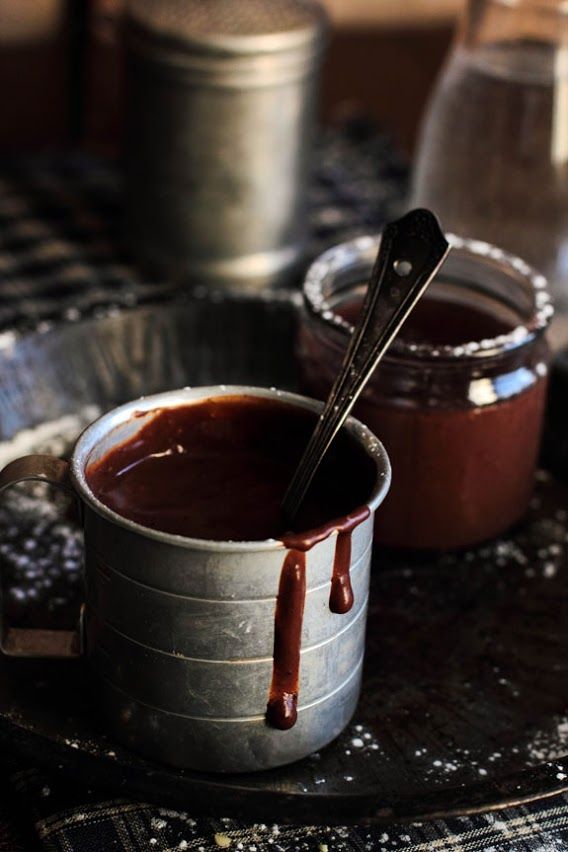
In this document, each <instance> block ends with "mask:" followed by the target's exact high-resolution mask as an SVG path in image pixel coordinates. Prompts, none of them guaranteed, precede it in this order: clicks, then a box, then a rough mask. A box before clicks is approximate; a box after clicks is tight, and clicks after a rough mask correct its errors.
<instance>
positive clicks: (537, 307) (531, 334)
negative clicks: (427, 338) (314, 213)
mask: <svg viewBox="0 0 568 852" xmlns="http://www.w3.org/2000/svg"><path fill="white" fill-rule="evenodd" d="M446 239H447V240H448V242H449V243H450V245H451V248H452V251H451V253H450V257H451V256H452V254H453V253H454V252H461V253H462V255H464V256H469V257H470V258H472V259H474V260H479V261H480V262H481V263H483V262H485V263H486V264H488V265H489V264H493V265H499V267H500V268H501V269H502V270H503V271H504V273H505V274H507V275H509V276H510V277H512V278H513V277H514V278H516V279H517V280H521V281H522V282H523V283H524V284H526V285H527V287H528V290H529V292H530V294H531V296H532V311H531V316H530V318H529V319H528V320H526V321H525V322H521V323H519V324H518V325H516V326H515V327H514V328H512V329H511V331H509V332H507V333H505V334H500V335H497V336H495V337H492V338H490V339H483V340H472V341H466V342H463V343H460V344H459V345H438V344H437V345H432V344H429V343H412V342H408V341H404V340H402V339H400V337H399V338H397V339H395V341H394V342H393V344H392V345H391V349H390V352H389V355H396V356H402V357H404V358H407V359H410V360H414V359H424V360H441V361H452V362H454V361H461V360H470V359H479V358H487V357H494V356H496V355H501V354H504V353H506V352H509V351H511V350H514V349H518V348H520V347H522V346H524V345H526V344H527V343H530V342H531V341H533V340H534V338H535V337H536V336H537V335H538V334H539V333H541V332H544V331H545V330H546V328H547V327H548V325H549V324H550V321H551V319H552V317H553V315H554V308H553V306H552V300H551V296H550V292H549V289H548V282H547V279H546V278H545V277H544V275H542V274H541V273H539V272H537V271H536V270H535V269H533V267H531V266H530V265H529V264H528V263H526V261H524V260H522V258H520V257H517V256H515V255H513V254H510V253H509V252H506V251H504V250H503V249H500V248H497V247H496V246H494V245H491V244H490V243H487V242H484V241H483V240H476V239H470V238H467V237H460V236H458V235H456V234H448V233H447V234H446ZM380 240H381V237H380V234H378V235H364V236H360V237H356V238H355V239H352V240H349V241H347V242H344V243H339V244H338V245H336V246H333V247H332V248H330V249H328V250H327V251H325V252H324V253H323V254H321V255H320V256H319V257H318V258H316V260H315V261H314V262H313V263H312V265H311V266H310V268H309V269H308V272H307V274H306V278H305V281H304V288H303V290H304V304H305V305H306V307H307V310H308V312H309V313H310V315H311V316H313V317H315V318H316V319H317V320H319V321H321V322H323V323H324V324H325V325H326V326H327V327H329V328H332V329H335V330H336V331H338V332H339V333H340V334H342V335H343V336H348V335H351V334H352V333H353V329H354V327H353V325H352V324H351V323H350V322H348V321H347V320H346V319H345V318H344V317H342V316H341V315H340V314H338V313H337V312H336V311H335V310H334V308H333V306H332V305H331V304H330V302H329V301H328V298H327V297H326V295H325V291H324V287H325V284H326V283H327V282H329V280H330V279H332V280H333V279H334V278H336V277H337V276H338V275H340V274H341V273H345V272H347V271H349V269H355V268H356V266H359V268H360V267H361V266H363V265H365V266H368V273H367V274H369V273H370V271H371V268H372V265H373V263H374V260H375V258H376V255H377V252H378V249H379V245H380ZM446 262H447V261H446ZM359 275H360V276H361V275H363V273H361V272H360V273H359ZM360 280H361V278H360ZM353 283H355V282H353ZM472 283H473V282H472Z"/></svg>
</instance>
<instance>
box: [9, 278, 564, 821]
mask: <svg viewBox="0 0 568 852" xmlns="http://www.w3.org/2000/svg"><path fill="white" fill-rule="evenodd" d="M296 323H297V298H296V297H291V296H288V295H286V294H281V295H280V296H278V297H273V298H272V299H271V300H268V299H262V298H258V297H256V298H255V297H248V298H239V299H236V298H231V299H227V298H225V299H221V300H217V301H215V302H214V303H212V302H211V301H210V300H208V299H198V300H193V301H192V300H184V299H182V298H180V299H178V300H177V301H174V302H172V301H166V302H164V303H162V304H160V303H159V302H154V303H152V304H149V305H146V306H141V307H140V306H139V307H136V308H133V309H131V310H127V311H122V312H118V313H115V314H114V315H112V314H111V315H106V316H98V317H96V318H91V319H82V320H79V321H76V322H67V323H64V324H60V325H57V326H55V327H53V328H45V327H43V328H42V329H40V330H38V331H35V332H28V333H26V334H23V335H19V334H17V333H13V332H6V333H4V334H0V464H4V463H5V462H6V461H8V460H10V459H11V458H13V457H16V456H18V455H21V454H24V453H27V452H31V451H38V450H39V451H48V452H56V453H65V452H66V451H67V450H68V448H69V446H70V444H71V443H72V441H73V439H74V438H75V437H76V435H77V433H78V432H79V431H80V429H81V428H82V426H83V425H84V424H85V423H86V422H88V421H89V420H91V419H93V417H94V416H96V415H97V414H98V412H99V411H101V410H105V409H108V408H110V407H112V406H114V405H116V404H118V403H120V402H123V401H125V400H127V399H131V398H133V397H136V396H139V395H141V394H148V393H152V392H156V391H160V390H164V389H166V388H172V387H178V386H184V385H190V384H209V383H220V382H226V383H237V382H238V383H251V384H259V385H269V386H270V385H275V386H280V387H282V388H289V389H296V388H297V387H298V379H297V374H296V368H295V362H294V355H293V340H294V334H295V327H296ZM38 489H39V486H34V487H33V488H31V489H30V488H29V487H28V488H24V489H22V490H20V489H14V490H13V491H12V492H11V493H10V494H9V495H6V497H5V499H4V500H3V501H2V504H1V505H0V559H1V567H2V572H3V575H4V584H5V586H6V587H7V588H6V597H5V606H4V609H5V611H6V612H7V614H8V616H9V617H10V618H11V620H12V621H13V622H15V623H16V624H19V625H21V626H25V625H28V624H32V623H34V624H36V625H38V624H39V625H41V626H54V625H61V626H63V625H67V624H69V623H70V622H71V621H72V620H73V617H74V613H76V609H77V604H78V599H79V597H80V585H81V583H80V558H81V556H80V554H81V541H80V532H79V530H78V528H77V527H76V526H75V525H74V522H73V520H72V515H70V514H69V513H67V514H65V510H64V507H63V510H64V511H63V514H62V513H61V510H62V507H61V506H60V505H59V504H58V502H57V499H55V498H53V500H52V502H48V503H45V502H41V497H42V495H41V494H40V493H39V490H38ZM567 548H568V489H566V487H565V486H562V485H560V484H557V483H555V482H554V480H553V479H552V478H551V477H550V476H549V475H548V474H544V473H543V474H541V475H540V476H539V478H538V481H537V483H536V489H535V496H534V500H533V504H532V507H531V511H530V515H529V518H528V519H527V521H526V523H524V524H523V526H522V527H520V528H519V529H517V530H515V531H513V532H512V533H511V534H510V535H509V536H507V537H505V538H503V539H501V540H499V541H496V542H493V543H491V544H488V545H486V546H484V547H481V548H478V549H477V550H475V551H472V552H468V553H462V554H459V555H448V556H443V557H440V558H429V559H420V558H418V557H416V558H413V559H403V558H401V557H397V556H395V555H393V554H388V553H378V554H377V555H376V559H375V566H374V580H373V590H372V605H371V611H370V620H369V629H368V646H367V658H366V674H365V680H364V689H363V697H362V700H361V703H360V706H359V709H358V711H357V715H356V718H355V719H354V721H353V723H352V725H351V726H350V727H349V729H348V731H346V732H345V733H344V734H343V735H342V736H341V737H340V739H339V740H337V741H336V742H335V743H333V744H332V745H331V746H329V747H328V748H327V749H325V750H323V751H322V752H321V753H320V754H316V755H313V756H312V757H310V758H308V759H306V760H304V761H302V762H301V763H298V764H295V765H293V766H290V767H287V768H285V769H281V770H277V771H272V772H266V773H262V774H257V775H248V776H238V777H237V776H232V777H220V776H213V775H204V774H196V773H191V772H178V771H173V770H170V769H168V768H167V767H166V766H161V765H159V764H152V763H149V762H147V761H144V760H142V759H141V758H139V757H137V755H135V754H133V753H131V752H128V751H126V750H125V749H123V748H121V747H120V746H118V745H117V744H116V743H114V742H112V741H111V740H110V739H109V738H108V737H107V736H106V734H105V732H104V728H103V725H102V722H101V721H100V720H99V719H98V717H97V714H96V712H95V710H94V709H93V702H92V699H91V695H90V692H89V684H88V680H87V675H86V672H85V671H84V669H83V666H82V665H81V664H70V663H65V664H62V663H57V662H41V663H38V662H31V661H29V662H28V661H14V660H6V659H4V660H2V661H0V743H1V744H2V746H3V747H4V748H6V747H8V748H12V749H15V750H16V751H18V752H19V753H20V754H22V755H24V756H25V757H27V758H28V759H29V760H30V761H34V762H41V763H43V764H45V765H47V766H49V767H51V769H52V770H54V771H55V770H56V769H58V770H61V771H63V772H66V773H76V774H78V775H80V776H81V777H82V778H84V779H88V781H89V783H96V784H99V785H101V786H103V787H107V788H110V789H114V790H116V789H117V788H120V789H122V790H123V792H127V793H128V795H130V796H138V797H140V796H142V797H144V798H150V799H156V800H158V801H159V802H160V803H161V804H164V803H166V802H169V803H172V804H174V805H181V806H182V807H184V808H185V809H187V810H190V811H192V812H193V813H197V812H201V813H214V814H217V815H218V814H219V813H223V814H226V815H227V816H231V815H235V816H237V815H238V816H245V817H251V818H253V819H255V820H259V819H263V820H269V819H272V818H274V819H278V820H279V821H295V822H310V823H314V822H318V821H323V822H328V823H331V822H335V823H337V822H339V823H344V822H349V821H364V820H375V821H380V820H384V821H390V820H393V819H411V820H418V819H422V818H429V817H432V816H434V815H441V814H450V813H458V814H465V813H469V812H473V811H477V810H482V809H489V808H493V807H499V806H503V805H504V804H512V803H516V802H521V801H526V800H530V799H534V798H539V797H543V796H549V795H552V794H554V793H556V792H559V791H562V790H566V789H568V783H567V782H568V713H567V700H566V698H567V695H566V693H567V690H566V683H567V681H566V674H567V669H568V653H567V651H568V647H567V646H568V643H567V633H566V627H567V624H568V606H567V594H566V575H567V573H568V558H567Z"/></svg>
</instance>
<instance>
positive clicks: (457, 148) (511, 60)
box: [412, 0, 568, 343]
mask: <svg viewBox="0 0 568 852" xmlns="http://www.w3.org/2000/svg"><path fill="white" fill-rule="evenodd" d="M412 196H413V198H412V202H413V205H424V206H426V207H430V208H432V209H433V210H434V211H435V212H436V213H437V214H438V215H439V217H440V219H441V221H442V223H443V226H444V227H445V228H446V229H447V230H449V231H452V232H454V233H458V234H462V235H464V236H468V237H475V238H479V239H482V240H487V241H489V242H491V243H493V244H495V245H498V246H501V247H502V248H504V249H506V250H508V251H511V252H514V253H515V254H519V255H520V256H521V257H523V258H525V259H526V260H527V261H528V262H529V263H531V264H532V265H533V266H535V267H536V268H537V269H539V270H540V271H541V272H543V273H544V274H545V275H546V277H547V278H548V280H549V281H550V284H551V288H552V291H553V294H554V298H555V301H556V307H557V316H560V319H558V320H557V323H558V325H557V327H556V332H557V335H559V336H557V339H556V342H557V343H560V342H562V341H565V342H568V4H567V3H566V2H564V0H469V2H468V5H467V9H466V13H465V15H464V17H463V20H462V22H461V26H460V28H459V30H458V34H457V38H456V42H455V45H454V47H453V50H452V51H451V53H450V56H449V58H448V60H447V62H446V65H445V68H444V69H443V72H442V74H441V77H440V79H439V80H438V83H437V85H436V87H435V89H434V93H433V95H432V98H431V101H430V105H429V108H428V109H427V111H426V115H425V118H424V121H423V127H422V133H421V138H420V140H419V146H418V152H417V158H416V165H415V171H414V180H413V191H412ZM562 315H563V316H562Z"/></svg>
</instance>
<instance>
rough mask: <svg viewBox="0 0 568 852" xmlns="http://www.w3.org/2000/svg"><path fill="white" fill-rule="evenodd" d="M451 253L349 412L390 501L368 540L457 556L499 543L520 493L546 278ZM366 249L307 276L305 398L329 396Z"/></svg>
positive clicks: (457, 250)
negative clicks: (458, 551) (368, 441)
mask: <svg viewBox="0 0 568 852" xmlns="http://www.w3.org/2000/svg"><path fill="white" fill-rule="evenodd" d="M449 239H450V242H451V244H452V247H453V248H452V252H451V254H450V256H449V258H448V260H447V261H446V264H445V265H444V267H443V269H442V271H441V272H440V274H439V275H438V277H437V279H436V280H435V282H434V283H433V284H432V285H431V287H430V289H429V291H428V293H427V294H426V296H425V297H424V298H423V300H422V302H421V303H420V304H419V305H418V307H417V308H416V309H415V312H414V313H413V315H412V316H411V317H410V318H409V320H408V321H407V323H406V324H405V326H404V327H403V329H402V331H401V333H400V335H399V337H398V339H397V340H396V341H395V342H394V344H393V345H392V347H391V349H390V351H389V354H388V356H387V357H386V358H385V360H384V361H383V363H382V364H381V366H380V367H379V368H378V370H377V372H376V373H375V375H374V376H373V378H372V380H371V382H370V383H369V385H368V386H367V388H366V390H365V391H364V393H363V396H362V397H361V399H360V400H359V402H358V403H357V406H356V408H355V412H354V413H355V415H356V416H357V417H359V418H360V419H361V420H362V421H363V422H364V423H366V424H367V425H368V426H370V427H371V429H373V431H374V432H375V433H376V434H377V436H378V437H379V438H380V439H381V440H382V441H383V442H384V444H385V446H386V448H387V451H388V453H389V455H390V457H391V459H392V464H393V483H392V488H391V493H390V495H389V497H388V498H387V500H386V501H385V504H384V506H383V507H382V508H381V510H380V512H379V513H378V516H377V530H376V537H377V538H378V540H379V541H381V542H382V543H385V544H388V545H390V546H394V547H412V548H435V549H448V548H459V547H465V546H468V545H471V544H474V543H476V542H481V541H483V540H485V539H488V538H491V537H494V536H496V535H498V534H500V533H502V532H504V531H505V530H506V529H507V528H508V527H510V526H511V525H512V524H514V523H515V522H517V521H518V520H519V519H520V518H521V517H522V515H523V514H524V512H525V510H526V508H527V506H528V503H529V500H530V496H531V492H532V487H533V478H534V470H535V466H536V462H537V458H538V451H539V446H540V439H541V430H542V421H543V414H544V406H545V397H546V387H547V365H548V359H549V352H548V346H547V343H546V340H545V337H544V331H545V329H546V327H547V326H548V324H549V322H550V319H551V316H552V313H553V311H552V307H551V304H550V299H549V294H548V289H547V284H546V280H545V279H544V278H543V276H541V275H538V274H536V273H534V272H533V271H532V270H531V269H530V268H529V267H528V266H527V264H526V263H524V262H523V261H522V260H520V259H519V258H514V257H512V256H510V255H508V254H506V253H505V252H503V251H501V250H500V249H496V248H494V247H492V246H490V245H488V244H487V243H482V242H479V241H473V240H464V239H461V238H459V237H453V236H450V237H449ZM377 250H378V238H374V237H361V238H359V239H357V240H354V241H352V242H350V243H345V244H343V245H341V246H337V247H336V248H334V249H331V250H330V251H328V252H326V253H325V254H324V255H322V256H321V257H320V258H319V259H318V260H317V261H316V262H315V264H314V265H313V266H312V268H311V269H310V271H309V272H308V276H307V279H306V284H305V287H304V296H305V314H304V321H303V323H302V327H301V330H300V336H299V341H298V351H299V357H300V360H301V364H302V371H303V377H304V382H305V386H306V389H307V390H308V392H309V393H311V394H312V395H313V396H316V397H320V398H323V397H325V396H326V395H327V393H328V392H329V389H330V387H331V384H332V382H333V380H334V378H335V376H336V375H337V373H338V371H339V367H340V364H341V361H342V358H343V354H344V352H345V348H346V346H347V342H348V339H349V334H350V333H351V331H352V327H353V321H354V319H355V318H356V316H357V313H358V310H359V308H360V306H361V303H362V299H363V297H364V293H365V287H366V283H365V282H366V281H367V280H368V276H369V274H370V271H371V267H372V264H373V261H374V258H375V256H376V253H377Z"/></svg>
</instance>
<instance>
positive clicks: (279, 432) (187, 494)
mask: <svg viewBox="0 0 568 852" xmlns="http://www.w3.org/2000/svg"><path fill="white" fill-rule="evenodd" d="M315 419H316V415H315V414H313V413H312V412H310V411H307V410H306V409H303V408H300V407H297V406H293V405H290V404H288V403H282V402H278V401H275V400H272V399H262V398H259V397H252V396H224V397H215V398H212V399H208V400H203V401H200V402H197V403H193V404H189V405H183V406H178V407H175V408H166V409H162V410H158V411H156V412H155V413H154V414H153V416H152V418H151V420H150V421H149V422H148V423H147V424H146V425H144V426H143V427H142V428H141V429H140V430H139V431H138V432H137V433H136V434H135V436H134V437H133V438H132V439H131V440H128V441H126V442H125V443H123V444H120V445H118V446H116V447H114V448H113V449H111V450H110V451H109V452H108V453H107V454H106V455H105V456H103V457H102V458H101V459H99V460H97V461H95V462H93V463H92V464H90V465H89V466H88V467H87V470H86V478H87V482H88V484H89V486H90V488H91V490H92V491H93V493H94V494H95V495H96V497H97V498H98V499H99V500H100V501H101V502H102V503H104V504H105V505H106V506H108V507H109V508H110V509H112V510H114V511H115V512H117V513H118V514H119V515H122V516H123V517H125V518H128V519H129V520H132V521H135V522H136V523H139V524H142V525H143V526H146V527H149V528H150V529H155V530H160V531H162V532H167V533H174V534H177V535H183V536H189V537H191V538H201V539H209V540H215V541H263V540H266V539H270V538H274V539H280V540H281V541H283V543H284V544H285V546H286V548H287V551H288V552H287V555H286V557H285V559H284V564H283V567H282V572H281V576H280V584H279V591H278V597H277V603H276V612H275V638H274V664H273V676H272V684H271V686H270V693H269V701H268V708H267V721H268V722H269V724H271V725H272V726H273V727H276V728H280V729H283V730H285V729H288V728H291V727H292V726H293V725H294V723H295V721H296V716H297V710H296V704H297V698H298V688H299V673H300V646H301V633H302V620H303V613H304V601H305V594H306V577H305V567H306V556H305V554H306V552H307V551H309V550H310V549H311V548H312V547H313V546H314V545H315V544H317V543H318V542H320V541H323V540H324V539H325V538H328V537H329V536H330V535H332V534H333V533H334V532H335V531H336V530H337V532H338V535H337V542H336V551H335V559H334V565H333V569H332V581H331V592H330V600H329V606H330V609H331V611H332V612H336V613H346V612H348V611H349V610H350V609H351V607H352V606H353V592H352V589H351V581H350V577H349V566H350V562H351V534H352V532H353V530H354V529H355V528H356V527H357V526H358V525H359V524H360V523H363V521H365V520H366V519H367V518H368V517H369V514H370V510H369V508H368V506H367V505H366V503H367V501H368V499H369V497H370V495H371V492H372V490H373V486H374V484H375V477H376V471H375V466H374V464H373V462H372V461H371V459H370V458H369V457H368V455H367V454H366V452H365V450H364V449H363V448H362V447H361V446H360V444H358V443H357V441H355V439H354V438H353V437H352V436H351V435H349V433H347V432H345V431H344V432H342V433H341V434H340V435H339V436H338V438H337V439H336V441H335V442H334V444H333V446H332V448H331V449H330V451H329V453H328V455H327V457H326V459H325V461H324V464H323V465H322V467H321V469H320V471H319V473H318V475H317V477H316V479H315V480H314V483H313V486H312V487H311V489H310V492H309V494H308V496H307V499H306V501H305V503H304V506H303V508H302V510H301V512H300V514H299V516H298V519H297V521H296V524H295V529H294V530H290V529H288V528H287V525H286V524H285V522H284V521H283V519H282V517H281V513H280V504H281V501H282V497H283V495H284V492H285V489H286V487H287V485H288V483H289V482H290V479H291V477H292V474H293V472H294V469H295V466H296V464H297V463H298V461H299V459H300V457H301V455H302V452H303V450H304V448H305V446H306V444H307V442H308V439H309V436H310V434H311V432H312V430H313V428H314V425H315ZM330 519H331V520H330Z"/></svg>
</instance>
